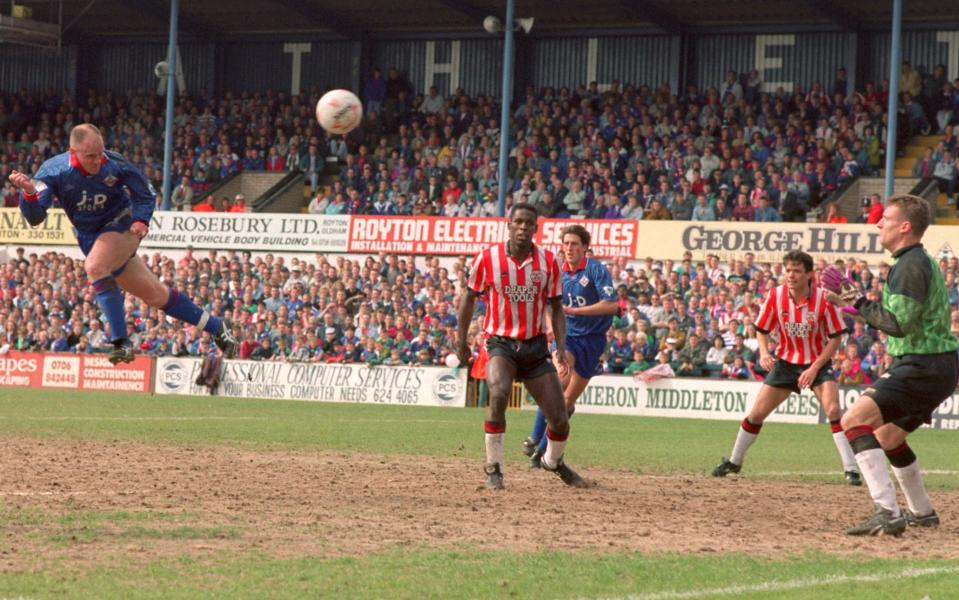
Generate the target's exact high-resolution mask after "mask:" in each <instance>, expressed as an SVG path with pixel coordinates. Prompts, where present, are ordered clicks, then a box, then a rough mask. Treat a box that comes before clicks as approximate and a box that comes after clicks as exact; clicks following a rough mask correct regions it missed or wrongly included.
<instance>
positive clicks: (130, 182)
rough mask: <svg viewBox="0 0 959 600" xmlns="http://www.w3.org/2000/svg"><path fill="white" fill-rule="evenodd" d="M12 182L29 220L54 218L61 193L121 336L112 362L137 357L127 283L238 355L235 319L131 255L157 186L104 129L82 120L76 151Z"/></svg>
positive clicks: (74, 134) (75, 134)
mask: <svg viewBox="0 0 959 600" xmlns="http://www.w3.org/2000/svg"><path fill="white" fill-rule="evenodd" d="M10 181H11V183H13V185H15V186H17V187H18V188H20V190H21V194H20V212H21V213H23V216H24V218H25V219H26V220H27V222H28V223H30V225H32V226H34V227H36V226H37V225H39V224H40V223H42V222H43V221H44V219H46V218H47V210H48V209H49V208H50V207H51V206H52V204H53V201H54V198H56V199H57V200H58V201H59V204H60V206H61V207H62V208H63V210H64V212H66V214H67V217H68V218H69V219H70V222H71V223H72V224H73V227H74V229H75V230H76V234H77V241H78V242H79V244H80V250H81V251H82V252H83V254H84V256H86V260H85V261H84V269H85V270H86V272H87V277H88V278H89V279H90V281H91V282H92V285H93V291H94V292H95V293H96V298H97V304H99V305H100V310H102V311H103V314H104V316H106V319H107V322H108V323H109V324H110V333H111V335H113V336H114V338H113V345H114V350H113V351H112V352H111V353H110V362H112V363H113V364H117V363H120V362H130V361H132V360H133V344H132V343H131V342H130V340H129V339H128V338H127V337H126V332H127V326H126V314H125V313H124V307H123V292H122V291H121V288H122V289H123V290H126V291H128V292H130V293H131V294H133V295H135V296H137V297H138V298H140V299H142V300H143V301H145V302H146V303H147V304H149V305H150V306H153V307H156V308H159V309H161V310H162V311H163V312H165V313H166V314H168V315H170V316H171V317H174V318H176V319H180V320H181V321H186V322H187V323H190V324H192V325H196V326H197V327H198V328H200V329H203V330H204V331H208V332H209V333H210V334H211V335H212V336H213V338H214V340H216V344H217V346H219V347H220V349H221V350H222V351H223V353H224V355H225V356H227V357H228V358H229V357H232V356H233V355H234V354H235V353H236V347H237V343H236V339H235V338H234V337H233V332H232V327H231V325H230V323H229V322H228V321H226V320H223V319H220V318H219V317H216V316H214V315H211V314H210V313H208V312H206V311H204V310H203V309H201V308H200V307H198V306H197V305H196V304H194V303H193V302H191V301H190V299H189V298H187V297H186V296H184V295H182V294H181V293H180V292H179V291H177V290H176V288H167V287H166V286H165V285H163V284H162V283H160V281H159V279H157V277H156V275H154V274H153V272H152V271H150V270H149V269H148V268H147V266H146V264H145V263H144V262H143V261H141V260H132V259H133V258H135V257H136V251H137V248H138V247H139V246H140V240H142V239H143V238H144V237H146V235H147V231H148V229H149V227H150V218H151V217H152V216H153V210H154V208H155V207H156V192H155V191H154V189H153V186H152V185H150V183H149V182H148V181H147V179H146V178H145V177H144V176H143V174H142V173H140V171H139V170H137V168H136V167H134V166H133V165H131V164H130V163H128V162H127V161H126V159H125V158H123V156H121V155H119V154H117V153H116V152H107V151H105V150H104V147H103V136H102V135H101V133H100V130H99V129H97V128H96V127H94V126H93V125H90V124H88V123H84V124H82V125H77V126H76V127H74V128H73V129H72V130H71V131H70V150H69V152H64V153H63V154H58V155H57V156H54V157H52V158H50V159H48V160H46V161H44V163H43V164H42V165H40V168H39V169H37V172H36V174H35V175H34V176H33V178H31V177H30V176H29V175H27V174H25V173H20V172H19V171H14V172H13V173H11V174H10Z"/></svg>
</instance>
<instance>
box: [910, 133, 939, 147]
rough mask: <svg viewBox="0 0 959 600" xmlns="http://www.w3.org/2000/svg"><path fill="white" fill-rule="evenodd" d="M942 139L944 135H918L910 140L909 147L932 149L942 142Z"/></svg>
mask: <svg viewBox="0 0 959 600" xmlns="http://www.w3.org/2000/svg"><path fill="white" fill-rule="evenodd" d="M942 137H943V136H942V135H917V136H915V137H914V138H912V139H911V140H909V145H910V146H913V145H915V146H923V147H931V146H935V145H936V144H938V143H939V142H940V141H941V140H942Z"/></svg>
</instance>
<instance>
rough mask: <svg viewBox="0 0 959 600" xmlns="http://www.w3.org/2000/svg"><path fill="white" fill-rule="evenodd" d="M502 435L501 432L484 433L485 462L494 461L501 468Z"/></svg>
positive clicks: (490, 462) (491, 462)
mask: <svg viewBox="0 0 959 600" xmlns="http://www.w3.org/2000/svg"><path fill="white" fill-rule="evenodd" d="M503 435H504V434H502V433H487V434H486V464H488V465H489V464H493V463H496V464H498V465H499V466H500V469H502V468H503Z"/></svg>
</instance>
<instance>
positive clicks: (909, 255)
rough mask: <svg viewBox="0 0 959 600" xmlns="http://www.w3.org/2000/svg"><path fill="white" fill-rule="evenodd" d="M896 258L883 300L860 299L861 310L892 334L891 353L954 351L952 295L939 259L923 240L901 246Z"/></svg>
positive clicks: (897, 354)
mask: <svg viewBox="0 0 959 600" xmlns="http://www.w3.org/2000/svg"><path fill="white" fill-rule="evenodd" d="M893 258H894V259H895V260H896V262H895V264H894V265H893V267H892V269H891V270H890V271H889V278H888V279H887V280H886V285H885V287H883V290H882V302H871V301H869V300H859V301H858V302H856V309H857V310H858V311H859V314H861V315H862V317H863V318H864V319H865V320H866V322H867V323H869V324H870V325H872V326H873V327H875V328H876V329H879V330H880V331H885V332H886V333H887V334H889V339H888V341H887V343H886V347H887V350H888V352H889V354H891V355H892V356H903V355H905V354H942V353H945V352H955V351H956V349H957V348H959V340H956V337H955V336H954V335H953V334H952V331H951V330H950V323H949V295H948V293H947V292H946V283H945V281H944V280H943V278H942V273H940V272H939V266H938V265H937V264H936V261H935V260H934V259H933V258H932V257H931V256H929V254H928V253H926V251H925V250H924V249H923V247H922V244H915V245H912V246H908V247H906V248H902V249H901V250H899V251H898V252H896V253H895V254H893Z"/></svg>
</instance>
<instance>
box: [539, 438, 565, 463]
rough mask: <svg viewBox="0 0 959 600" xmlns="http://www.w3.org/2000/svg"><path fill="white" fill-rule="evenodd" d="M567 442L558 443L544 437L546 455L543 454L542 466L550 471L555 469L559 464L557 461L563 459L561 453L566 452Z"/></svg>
mask: <svg viewBox="0 0 959 600" xmlns="http://www.w3.org/2000/svg"><path fill="white" fill-rule="evenodd" d="M566 442H567V440H563V441H559V440H554V439H551V438H550V437H549V436H548V435H547V436H546V453H545V454H543V464H545V465H546V466H547V467H549V468H550V469H555V468H556V465H557V464H559V459H561V458H563V452H565V451H566Z"/></svg>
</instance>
